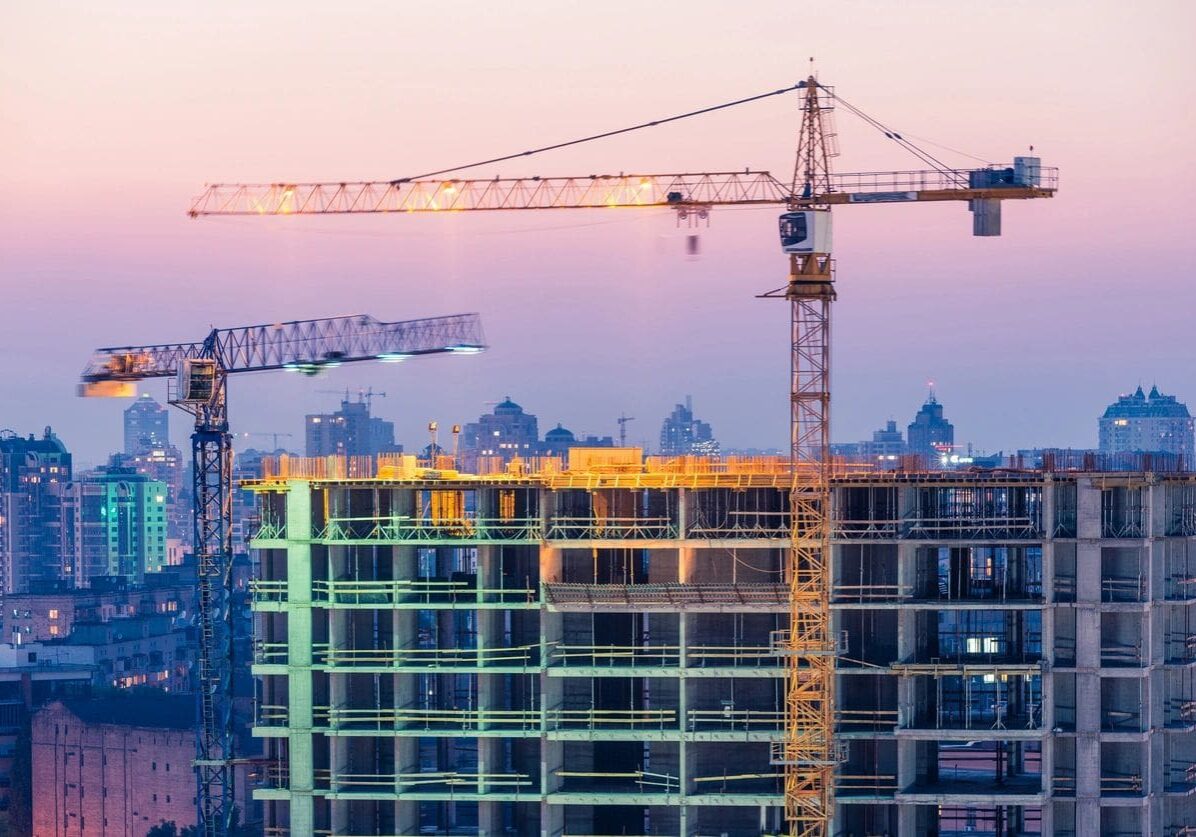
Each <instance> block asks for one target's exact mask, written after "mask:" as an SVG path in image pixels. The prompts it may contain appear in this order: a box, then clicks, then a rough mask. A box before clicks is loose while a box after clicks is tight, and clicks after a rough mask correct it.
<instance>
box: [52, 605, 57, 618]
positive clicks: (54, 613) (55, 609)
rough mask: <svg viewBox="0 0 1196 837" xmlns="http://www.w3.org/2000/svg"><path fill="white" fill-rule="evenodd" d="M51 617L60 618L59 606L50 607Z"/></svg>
mask: <svg viewBox="0 0 1196 837" xmlns="http://www.w3.org/2000/svg"><path fill="white" fill-rule="evenodd" d="M50 618H51V619H57V618H58V608H56V607H52V608H50Z"/></svg>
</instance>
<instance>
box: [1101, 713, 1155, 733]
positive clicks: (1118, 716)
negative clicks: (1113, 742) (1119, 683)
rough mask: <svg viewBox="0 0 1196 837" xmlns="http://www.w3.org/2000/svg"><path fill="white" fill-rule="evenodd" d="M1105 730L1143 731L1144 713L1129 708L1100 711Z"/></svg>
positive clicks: (1102, 725)
mask: <svg viewBox="0 0 1196 837" xmlns="http://www.w3.org/2000/svg"><path fill="white" fill-rule="evenodd" d="M1100 726H1101V729H1103V730H1104V731H1105V732H1143V731H1144V730H1143V728H1142V715H1141V713H1139V712H1134V711H1132V710H1129V709H1105V710H1103V711H1102V712H1101V713H1100Z"/></svg>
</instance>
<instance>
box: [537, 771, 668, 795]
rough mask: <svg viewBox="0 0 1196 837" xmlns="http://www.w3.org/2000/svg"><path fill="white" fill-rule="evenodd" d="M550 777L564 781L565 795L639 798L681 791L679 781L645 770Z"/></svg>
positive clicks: (592, 772)
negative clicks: (609, 794) (617, 794)
mask: <svg viewBox="0 0 1196 837" xmlns="http://www.w3.org/2000/svg"><path fill="white" fill-rule="evenodd" d="M553 775H554V776H557V777H558V778H560V779H562V780H563V787H562V788H561V790H562V791H564V792H566V793H576V792H579V791H580V792H582V793H594V792H598V793H601V792H604V791H605V792H612V791H614V792H618V791H624V792H634V793H640V794H645V793H659V794H669V793H679V792H680V791H681V780H680V779H679V778H678V777H676V776H673V775H670V774H668V773H651V772H648V771H644V770H633V771H629V772H614V771H590V770H585V771H583V770H554V771H553ZM571 780H578V781H571ZM574 786H575V787H574Z"/></svg>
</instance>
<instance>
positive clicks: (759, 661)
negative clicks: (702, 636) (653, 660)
mask: <svg viewBox="0 0 1196 837" xmlns="http://www.w3.org/2000/svg"><path fill="white" fill-rule="evenodd" d="M685 661H686V664H687V665H690V666H693V667H695V668H771V667H776V666H780V665H781V658H780V657H779V656H778V655H777V652H776V649H774V648H773V647H772V646H771V645H694V646H690V648H689V649H688V651H687V652H686V657H685Z"/></svg>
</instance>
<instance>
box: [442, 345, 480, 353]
mask: <svg viewBox="0 0 1196 837" xmlns="http://www.w3.org/2000/svg"><path fill="white" fill-rule="evenodd" d="M448 350H449V351H450V352H452V353H453V354H457V355H476V354H480V353H481V352H482V347H481V346H449V347H448Z"/></svg>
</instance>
